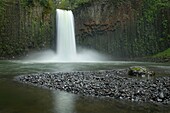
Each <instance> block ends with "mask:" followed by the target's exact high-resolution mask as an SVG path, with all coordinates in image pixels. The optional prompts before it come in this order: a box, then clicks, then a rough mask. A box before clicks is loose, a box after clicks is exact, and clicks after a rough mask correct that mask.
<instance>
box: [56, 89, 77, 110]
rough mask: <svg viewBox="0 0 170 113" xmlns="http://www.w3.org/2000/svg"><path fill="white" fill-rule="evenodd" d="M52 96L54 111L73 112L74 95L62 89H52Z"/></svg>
mask: <svg viewBox="0 0 170 113" xmlns="http://www.w3.org/2000/svg"><path fill="white" fill-rule="evenodd" d="M53 98H54V111H55V113H74V111H75V95H73V94H69V93H66V92H62V91H54V92H53Z"/></svg>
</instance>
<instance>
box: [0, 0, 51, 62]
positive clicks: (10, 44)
mask: <svg viewBox="0 0 170 113" xmlns="http://www.w3.org/2000/svg"><path fill="white" fill-rule="evenodd" d="M3 6H4V9H3V12H2V15H0V16H1V18H0V58H1V59H3V58H5V59H6V58H7V59H8V58H9V59H10V58H15V57H19V56H22V55H26V54H27V53H28V52H30V51H33V50H34V51H35V50H40V49H45V48H50V47H51V45H52V39H53V37H54V36H53V35H54V33H53V31H54V29H53V25H54V17H53V16H54V15H52V14H44V13H43V11H44V10H43V7H41V6H40V5H38V4H37V5H36V6H33V7H25V6H23V4H22V3H21V0H6V1H5V2H4V5H3Z"/></svg>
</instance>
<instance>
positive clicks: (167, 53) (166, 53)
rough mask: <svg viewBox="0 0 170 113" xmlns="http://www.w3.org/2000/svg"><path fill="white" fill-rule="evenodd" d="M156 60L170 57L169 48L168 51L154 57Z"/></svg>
mask: <svg viewBox="0 0 170 113" xmlns="http://www.w3.org/2000/svg"><path fill="white" fill-rule="evenodd" d="M153 57H154V58H158V57H170V48H168V49H167V50H165V51H163V52H160V53H158V54H156V55H154V56H153Z"/></svg>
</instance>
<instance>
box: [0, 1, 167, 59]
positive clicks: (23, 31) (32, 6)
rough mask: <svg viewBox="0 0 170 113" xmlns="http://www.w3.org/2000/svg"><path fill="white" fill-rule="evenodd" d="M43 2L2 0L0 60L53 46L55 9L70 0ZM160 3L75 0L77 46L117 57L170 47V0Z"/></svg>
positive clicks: (149, 53) (142, 54)
mask: <svg viewBox="0 0 170 113" xmlns="http://www.w3.org/2000/svg"><path fill="white" fill-rule="evenodd" d="M44 1H46V2H44ZM44 1H41V0H40V1H39V2H38V1H36V0H31V1H27V0H2V1H0V59H4V58H5V59H8V58H15V57H17V56H21V55H26V54H27V53H28V52H30V51H33V50H41V49H46V48H52V46H53V45H54V44H53V42H55V41H54V40H55V39H54V37H55V31H56V30H55V27H54V26H55V21H54V20H55V13H53V11H54V10H55V8H56V7H59V8H60V7H61V6H63V8H64V6H69V4H67V5H65V4H64V3H65V2H64V3H63V4H64V5H63V4H60V5H61V6H59V5H57V4H59V0H58V1H55V2H54V1H53V0H44ZM50 1H51V2H50ZM160 1H161V3H157V2H160ZM160 1H156V0H155V2H153V1H150V0H89V1H86V2H81V4H80V3H79V2H78V1H76V2H75V1H74V3H75V4H76V3H79V5H75V4H74V5H73V6H74V7H73V8H72V9H74V10H73V11H74V15H75V28H76V43H77V45H79V46H85V47H86V48H93V49H96V50H98V51H100V52H104V53H106V54H110V55H111V56H113V57H114V58H134V57H142V56H148V55H152V54H155V53H158V52H160V51H163V50H165V49H167V48H170V24H169V23H170V15H169V14H170V9H169V7H170V6H169V4H168V3H167V2H168V0H160ZM40 2H42V3H40ZM52 2H53V3H52ZM72 2H73V1H72ZM68 3H69V2H68ZM70 4H71V2H70ZM53 5H54V7H53ZM2 6H3V7H2ZM51 6H52V7H53V9H51V8H52V7H51ZM70 6H71V5H70ZM49 10H51V11H49Z"/></svg>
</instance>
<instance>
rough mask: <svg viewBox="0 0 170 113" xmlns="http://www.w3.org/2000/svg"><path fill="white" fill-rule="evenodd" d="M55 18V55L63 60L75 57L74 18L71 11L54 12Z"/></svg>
mask: <svg viewBox="0 0 170 113" xmlns="http://www.w3.org/2000/svg"><path fill="white" fill-rule="evenodd" d="M56 12H57V14H56V16H57V17H56V18H57V37H56V38H57V39H56V40H57V48H56V50H57V55H58V57H60V58H62V59H65V60H72V59H74V58H75V57H76V55H77V53H76V41H75V31H74V16H73V13H72V11H70V10H69V11H67V10H61V9H57V10H56Z"/></svg>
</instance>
